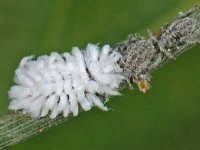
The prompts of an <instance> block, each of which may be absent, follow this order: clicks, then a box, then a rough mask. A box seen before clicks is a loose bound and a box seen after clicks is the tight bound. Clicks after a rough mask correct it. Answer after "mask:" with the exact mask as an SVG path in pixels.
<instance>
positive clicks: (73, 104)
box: [8, 44, 124, 118]
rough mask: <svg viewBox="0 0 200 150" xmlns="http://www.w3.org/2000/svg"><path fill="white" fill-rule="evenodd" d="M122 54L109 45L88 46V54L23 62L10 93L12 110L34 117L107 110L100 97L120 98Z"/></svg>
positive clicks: (78, 50)
mask: <svg viewBox="0 0 200 150" xmlns="http://www.w3.org/2000/svg"><path fill="white" fill-rule="evenodd" d="M120 57H121V55H120V54H119V53H117V52H113V51H112V50H111V48H110V46H109V45H105V46H104V47H103V48H102V49H100V48H99V47H98V46H97V45H93V44H88V46H87V47H86V50H85V51H80V49H79V48H77V47H74V48H72V52H71V53H64V54H63V55H60V54H58V53H51V55H50V56H41V57H39V58H37V60H33V57H32V56H28V57H25V58H23V59H22V61H21V63H20V65H19V67H18V68H17V70H16V72H15V82H16V85H14V86H13V87H11V89H10V91H9V92H8V94H9V97H10V99H11V102H10V105H9V109H11V110H22V112H23V113H27V114H30V115H31V116H33V117H43V116H46V115H48V114H50V117H51V118H55V117H56V116H57V115H58V114H59V113H63V116H64V117H67V116H68V114H70V113H72V114H73V116H77V115H78V112H79V109H80V108H79V107H81V108H82V109H83V110H85V111H88V110H90V109H91V108H92V107H93V106H97V107H99V108H100V109H102V110H105V111H107V110H108V108H107V107H106V106H104V103H103V101H102V100H101V99H100V98H99V96H103V97H107V96H110V95H119V92H118V88H119V86H120V83H121V81H122V80H123V79H124V77H123V76H122V75H121V73H122V69H121V68H120V67H119V65H118V64H117V61H118V60H119V59H120Z"/></svg>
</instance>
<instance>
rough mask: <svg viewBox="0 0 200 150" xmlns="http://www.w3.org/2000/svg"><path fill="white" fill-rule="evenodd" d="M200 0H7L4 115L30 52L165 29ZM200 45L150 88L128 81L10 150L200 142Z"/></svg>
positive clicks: (0, 94)
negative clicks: (129, 85) (101, 104)
mask: <svg viewBox="0 0 200 150" xmlns="http://www.w3.org/2000/svg"><path fill="white" fill-rule="evenodd" d="M199 2H200V1H199V0H151V1H147V0H0V115H1V116H2V115H4V114H6V113H8V112H7V105H8V103H9V99H8V96H7V91H8V90H9V88H10V87H11V86H12V85H13V75H14V70H15V68H16V67H17V65H18V63H19V61H20V59H21V58H22V57H23V56H26V55H32V54H34V55H36V56H39V55H42V54H49V53H50V52H52V51H58V52H60V53H62V52H64V51H70V50H71V47H72V46H80V47H81V48H84V47H85V46H86V45H87V43H88V42H92V43H98V42H100V43H109V44H111V45H113V44H115V43H117V42H119V41H122V40H124V39H125V38H126V36H127V35H128V34H130V33H139V34H143V35H147V34H146V30H147V29H150V30H151V31H157V30H158V29H159V27H160V26H161V25H163V24H164V23H165V22H166V21H170V20H172V19H173V18H174V17H175V16H177V14H178V12H179V11H182V10H187V9H188V8H190V7H192V6H194V5H195V4H197V3H199ZM199 77H200V45H197V46H195V47H194V48H192V49H191V50H189V51H187V52H186V53H184V54H183V55H181V56H180V57H179V58H178V59H177V60H176V61H171V62H170V63H169V64H167V65H165V66H164V67H163V68H161V69H159V70H157V71H156V72H154V73H153V79H152V83H151V85H152V88H151V90H150V91H148V92H147V93H146V94H142V93H140V92H139V91H138V90H137V87H135V88H134V90H129V89H125V90H123V91H122V94H123V95H122V96H121V97H113V98H112V99H111V100H110V102H109V103H108V106H109V107H110V108H112V109H113V111H109V112H102V111H101V110H98V109H97V108H95V109H93V110H91V111H89V112H83V113H80V115H79V116H78V117H75V118H69V120H68V121H67V122H65V123H63V124H61V125H59V126H57V127H55V128H52V129H51V130H49V131H48V132H45V133H42V134H40V135H39V136H36V137H33V138H32V139H29V140H27V141H25V142H23V143H21V144H18V145H16V146H13V147H11V148H8V149H9V150H27V149H29V150H36V149H37V150H44V149H48V150H65V149H66V150H67V149H71V150H102V149H104V150H112V149H114V150H199V149H200V87H199V86H200V79H199Z"/></svg>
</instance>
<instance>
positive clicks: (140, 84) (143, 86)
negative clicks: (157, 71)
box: [138, 80, 149, 93]
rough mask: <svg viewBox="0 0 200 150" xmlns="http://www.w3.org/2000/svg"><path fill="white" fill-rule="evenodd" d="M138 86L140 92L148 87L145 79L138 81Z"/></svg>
mask: <svg viewBox="0 0 200 150" xmlns="http://www.w3.org/2000/svg"><path fill="white" fill-rule="evenodd" d="M138 87H139V90H140V91H141V92H143V93H145V92H146V91H147V90H148V89H149V83H148V82H147V80H140V81H139V82H138Z"/></svg>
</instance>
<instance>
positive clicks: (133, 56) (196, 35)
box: [113, 5, 200, 92]
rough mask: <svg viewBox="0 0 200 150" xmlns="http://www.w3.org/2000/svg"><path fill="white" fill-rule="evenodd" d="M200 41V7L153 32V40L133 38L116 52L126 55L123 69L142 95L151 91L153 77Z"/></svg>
mask: <svg viewBox="0 0 200 150" xmlns="http://www.w3.org/2000/svg"><path fill="white" fill-rule="evenodd" d="M199 41H200V6H199V5H197V6H195V7H194V8H192V9H190V10H189V11H187V12H186V13H182V12H181V13H179V15H178V17H177V18H176V19H175V20H174V21H172V22H171V23H168V24H166V25H164V26H162V27H161V29H160V30H159V31H158V32H156V33H153V34H152V33H151V32H150V31H149V38H147V39H145V38H144V37H141V36H138V35H130V36H129V37H128V39H127V40H125V41H123V42H121V43H119V44H117V45H115V46H114V47H113V49H114V50H116V51H118V52H120V53H121V54H122V56H123V57H122V58H121V60H120V62H119V63H120V65H121V67H122V68H123V73H124V76H126V78H127V81H128V82H134V83H136V84H137V85H138V86H139V89H140V91H142V92H145V91H146V90H147V89H148V88H149V86H148V85H149V81H150V73H151V72H152V71H153V70H155V69H157V68H158V67H160V66H161V65H163V64H164V63H165V62H168V61H169V60H170V59H174V58H175V57H176V56H177V55H179V54H181V53H182V52H184V51H185V50H186V49H187V48H190V47H191V46H193V45H195V44H197V43H199Z"/></svg>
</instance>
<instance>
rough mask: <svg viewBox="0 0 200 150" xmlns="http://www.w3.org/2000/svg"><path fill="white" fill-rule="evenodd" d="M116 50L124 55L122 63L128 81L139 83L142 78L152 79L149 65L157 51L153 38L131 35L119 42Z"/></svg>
mask: <svg viewBox="0 0 200 150" xmlns="http://www.w3.org/2000/svg"><path fill="white" fill-rule="evenodd" d="M114 50H116V51H118V52H120V53H121V54H122V56H123V57H122V59H121V60H120V65H121V66H122V68H123V69H124V70H123V72H124V75H125V77H126V78H127V80H128V81H133V82H135V83H138V82H139V81H140V80H147V81H149V80H150V75H149V70H148V67H149V66H150V65H151V63H152V60H153V59H154V56H155V55H156V53H157V50H156V49H155V47H154V45H153V42H152V41H151V40H146V39H144V38H143V37H140V36H137V35H129V37H128V39H127V40H125V41H123V42H121V43H119V44H117V45H116V46H115V47H114Z"/></svg>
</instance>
